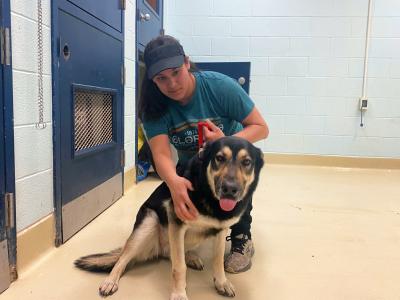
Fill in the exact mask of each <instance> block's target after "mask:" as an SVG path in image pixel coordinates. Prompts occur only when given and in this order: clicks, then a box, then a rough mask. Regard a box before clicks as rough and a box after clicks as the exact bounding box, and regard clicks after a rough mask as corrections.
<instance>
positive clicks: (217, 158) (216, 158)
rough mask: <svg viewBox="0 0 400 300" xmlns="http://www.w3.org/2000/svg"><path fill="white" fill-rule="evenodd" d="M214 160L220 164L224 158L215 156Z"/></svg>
mask: <svg viewBox="0 0 400 300" xmlns="http://www.w3.org/2000/svg"><path fill="white" fill-rule="evenodd" d="M215 160H216V161H217V162H219V163H222V162H224V161H225V156H223V155H220V154H218V155H217V156H215Z"/></svg>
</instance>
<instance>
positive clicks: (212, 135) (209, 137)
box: [203, 119, 225, 142]
mask: <svg viewBox="0 0 400 300" xmlns="http://www.w3.org/2000/svg"><path fill="white" fill-rule="evenodd" d="M206 122H207V124H208V125H209V126H210V129H208V128H207V127H206V126H204V127H203V128H204V137H205V140H206V142H207V141H210V142H212V141H215V140H218V139H219V138H222V137H224V136H225V134H224V133H223V131H222V130H221V129H220V128H219V127H218V126H217V125H215V124H214V123H213V122H211V121H210V120H208V119H207V120H206Z"/></svg>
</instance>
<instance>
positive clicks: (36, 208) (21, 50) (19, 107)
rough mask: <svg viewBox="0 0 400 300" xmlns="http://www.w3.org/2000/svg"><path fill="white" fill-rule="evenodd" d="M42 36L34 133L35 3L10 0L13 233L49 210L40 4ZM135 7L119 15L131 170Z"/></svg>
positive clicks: (46, 2)
mask: <svg viewBox="0 0 400 300" xmlns="http://www.w3.org/2000/svg"><path fill="white" fill-rule="evenodd" d="M42 9H43V23H44V24H43V36H44V67H43V70H44V76H43V82H44V120H45V122H46V124H47V127H46V129H44V130H38V129H36V128H35V123H36V122H37V121H38V105H37V94H38V79H37V76H38V75H37V69H38V67H37V64H38V59H37V1H23V0H12V1H11V34H12V55H13V92H14V123H15V127H14V133H15V175H16V176H15V177H16V201H17V202H16V210H17V231H18V232H19V231H21V230H23V229H25V228H26V227H28V226H30V225H32V224H34V223H36V222H37V221H39V220H40V219H42V218H43V217H46V216H47V215H49V214H51V213H52V212H53V211H54V195H53V140H52V114H51V113H52V88H51V30H50V26H51V7H50V0H43V1H42ZM135 9H136V4H135V1H134V0H128V1H127V8H126V12H125V39H126V43H125V66H126V86H125V149H126V158H127V159H126V165H125V171H128V170H129V169H131V168H133V167H134V165H135V162H134V141H135V137H134V133H135V122H134V120H135V105H134V103H135Z"/></svg>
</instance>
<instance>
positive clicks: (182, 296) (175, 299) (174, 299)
mask: <svg viewBox="0 0 400 300" xmlns="http://www.w3.org/2000/svg"><path fill="white" fill-rule="evenodd" d="M169 299H170V300H189V299H188V297H187V296H186V293H172V294H171V297H170V298H169Z"/></svg>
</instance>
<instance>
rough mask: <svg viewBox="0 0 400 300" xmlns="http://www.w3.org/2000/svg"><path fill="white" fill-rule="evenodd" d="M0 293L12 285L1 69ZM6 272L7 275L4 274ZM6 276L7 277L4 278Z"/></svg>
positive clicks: (0, 73)
mask: <svg viewBox="0 0 400 300" xmlns="http://www.w3.org/2000/svg"><path fill="white" fill-rule="evenodd" d="M0 76H1V77H0V273H2V274H1V275H0V293H1V292H3V291H4V290H6V289H7V288H8V287H9V285H10V277H9V269H8V268H9V262H8V245H7V244H8V242H7V234H6V202H5V193H6V168H5V164H6V158H5V131H4V113H3V112H4V97H3V80H2V78H3V68H2V67H1V68H0ZM4 272H6V274H4ZM4 275H5V276H4Z"/></svg>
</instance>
